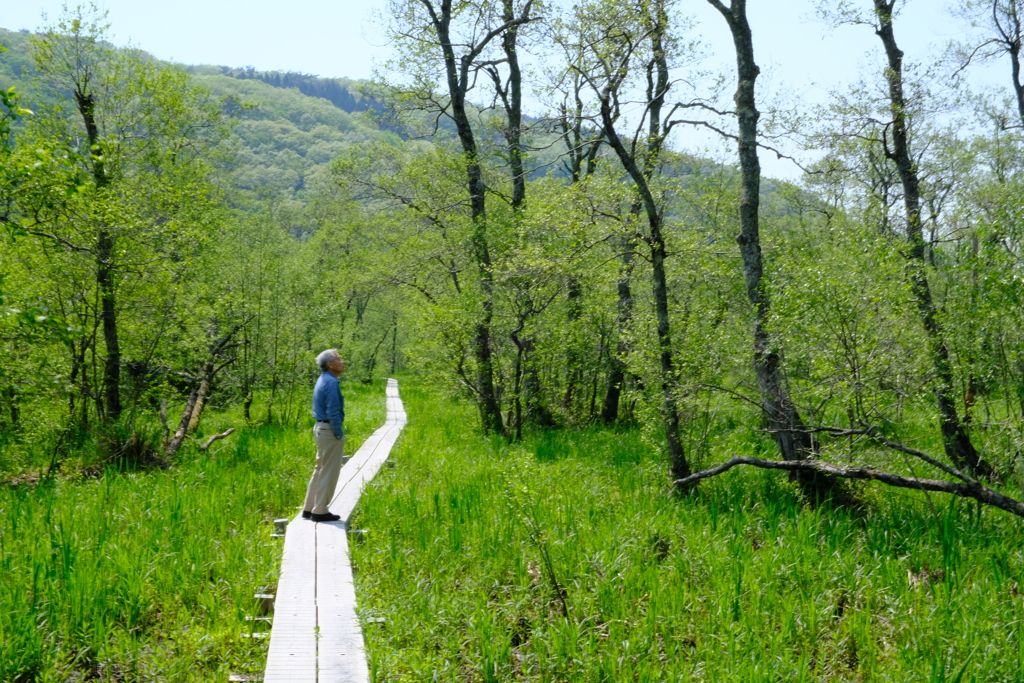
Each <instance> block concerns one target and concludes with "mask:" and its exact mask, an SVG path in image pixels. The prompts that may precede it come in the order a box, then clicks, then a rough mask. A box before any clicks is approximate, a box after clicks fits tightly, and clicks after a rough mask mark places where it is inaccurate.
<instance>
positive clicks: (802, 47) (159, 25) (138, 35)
mask: <svg viewBox="0 0 1024 683" xmlns="http://www.w3.org/2000/svg"><path fill="white" fill-rule="evenodd" d="M857 2H860V3H862V4H864V5H865V6H868V5H869V4H870V3H869V2H868V0H854V4H856V3H857ZM62 4H63V3H62V0H30V1H28V2H26V0H0V27H3V28H7V29H10V30H18V29H22V28H28V29H36V28H39V27H41V26H43V25H44V22H43V20H42V18H41V14H42V12H47V13H48V14H49V17H50V19H51V20H52V19H54V18H56V17H57V16H58V15H59V13H60V8H61V5H62ZM947 4H948V0H910V1H909V2H908V3H907V4H906V6H905V8H904V10H903V13H902V15H901V16H900V17H899V18H898V19H897V21H896V33H897V39H898V41H899V43H900V46H901V47H902V48H903V50H904V52H906V54H907V56H908V58H910V59H915V60H922V61H924V60H926V59H928V58H929V57H932V58H934V57H935V56H936V55H937V54H938V50H939V48H940V47H941V45H943V44H945V43H946V42H947V41H948V40H949V39H951V38H956V37H957V36H958V35H959V34H960V33H962V32H963V27H962V26H961V25H959V24H958V23H957V22H955V21H954V20H953V19H952V17H951V16H950V15H949V14H948V13H947V12H946V11H945V7H946V6H947ZM98 5H99V6H100V7H101V8H102V9H106V10H108V12H109V16H108V18H109V21H110V23H111V24H112V34H113V37H114V42H115V43H116V44H118V45H124V44H126V43H128V42H129V41H130V42H131V43H132V44H134V45H135V46H137V47H140V48H142V49H144V50H146V51H147V52H150V53H152V54H153V55H155V56H156V57H158V58H160V59H166V60H173V61H177V62H182V63H187V64H224V65H228V66H238V67H240V66H248V65H252V66H254V67H256V68H257V69H260V70H280V71H289V70H291V71H301V72H304V73H312V74H317V75H320V76H328V77H338V76H342V77H348V78H367V77H369V76H370V75H371V73H372V69H373V66H374V63H375V62H376V63H380V62H381V61H383V60H384V59H386V58H387V57H388V55H389V48H388V44H387V40H386V38H385V36H384V33H383V31H382V30H381V27H380V22H379V21H378V19H377V18H376V16H375V15H376V14H378V13H379V12H380V11H382V9H383V8H384V5H385V3H384V0H364V1H362V2H354V1H352V0H333V1H330V2H328V1H326V0H292V2H281V1H280V0H274V1H273V2H271V1H270V0H250V1H249V2H246V3H239V2H237V1H236V2H227V1H226V0H202V1H201V0H177V1H176V2H174V3H158V2H153V1H152V0H99V1H98ZM682 8H683V10H684V11H685V12H689V13H690V14H691V15H692V16H694V18H695V19H696V21H697V31H698V32H699V33H700V34H701V35H702V36H703V38H704V41H705V42H706V43H708V44H710V45H711V46H712V48H713V49H714V50H715V52H716V53H717V55H718V57H717V61H718V63H719V64H720V65H721V66H723V67H728V68H731V67H732V61H731V59H732V57H731V50H732V42H731V38H730V37H729V34H728V29H727V28H726V26H725V23H724V21H723V20H722V18H721V16H719V15H718V13H717V12H715V11H714V10H713V9H712V8H711V7H710V6H709V5H708V4H707V3H706V2H704V1H703V0H688V1H684V2H683V3H682ZM813 8H814V3H813V0H750V2H749V5H748V12H749V14H750V21H751V26H752V28H753V32H754V43H755V52H756V56H757V61H758V63H759V64H760V65H761V67H762V72H763V73H764V79H763V81H762V85H763V86H767V90H768V91H775V92H783V93H787V94H790V95H794V96H796V97H799V98H801V99H803V100H806V101H808V102H811V101H822V100H824V98H825V95H826V92H827V91H828V90H832V89H837V88H841V86H842V85H843V84H844V83H848V82H850V81H851V80H854V79H855V78H856V77H857V75H858V70H859V69H861V68H871V67H873V68H871V70H872V71H875V72H877V68H878V65H879V64H880V58H881V51H880V42H879V40H878V38H877V37H876V36H875V35H874V34H873V33H872V31H871V30H870V29H868V28H867V27H852V26H844V27H840V28H838V29H836V30H834V31H833V30H831V29H829V28H828V27H827V26H825V25H824V24H822V23H821V22H819V21H818V20H817V19H816V17H815V15H814V9H813ZM1008 74H1009V66H1008V65H1002V64H999V65H995V66H994V67H993V68H989V69H988V70H987V71H986V72H980V71H979V72H976V73H975V74H974V76H973V77H974V79H975V80H978V81H989V82H991V81H993V80H996V82H997V83H998V84H999V85H1000V86H1003V85H1004V83H1003V82H1004V81H1005V84H1006V85H1008V83H1009V76H1008ZM534 113H537V112H534ZM765 161H766V162H767V163H769V164H771V165H774V164H772V162H770V160H768V159H766V160H765ZM766 170H769V169H767V168H766ZM773 172H774V174H776V175H787V176H788V175H792V169H790V171H788V172H787V171H786V170H784V169H781V168H777V169H773Z"/></svg>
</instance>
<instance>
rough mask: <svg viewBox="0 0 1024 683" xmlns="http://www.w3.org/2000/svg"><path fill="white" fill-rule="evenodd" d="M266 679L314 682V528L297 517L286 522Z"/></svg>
mask: <svg viewBox="0 0 1024 683" xmlns="http://www.w3.org/2000/svg"><path fill="white" fill-rule="evenodd" d="M264 681H265V682H266V683H316V529H315V525H314V524H310V523H309V522H308V521H306V520H304V519H302V518H300V517H297V518H296V519H295V520H293V521H292V523H291V524H289V525H288V532H287V533H286V535H285V540H284V556H283V557H282V559H281V578H280V579H279V580H278V584H277V598H276V600H275V601H274V625H273V628H272V629H271V635H270V648H269V651H268V653H267V668H266V671H265V672H264Z"/></svg>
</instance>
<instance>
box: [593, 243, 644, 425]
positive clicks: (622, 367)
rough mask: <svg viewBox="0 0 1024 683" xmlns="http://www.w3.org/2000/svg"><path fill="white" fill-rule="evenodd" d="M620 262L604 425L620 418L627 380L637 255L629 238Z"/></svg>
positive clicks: (603, 416)
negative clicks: (634, 260)
mask: <svg viewBox="0 0 1024 683" xmlns="http://www.w3.org/2000/svg"><path fill="white" fill-rule="evenodd" d="M621 248H622V254H621V256H620V259H621V261H622V263H621V264H620V266H619V279H618V282H617V283H616V289H617V294H618V300H617V303H616V307H617V311H616V313H617V315H616V317H615V327H616V332H617V338H616V340H615V352H614V353H611V354H609V357H608V364H609V371H608V389H607V391H605V395H604V403H603V404H602V406H601V421H602V422H604V423H605V424H606V425H610V424H612V423H614V422H617V421H618V419H619V401H620V400H621V399H622V386H623V384H625V382H626V361H625V360H623V359H624V358H625V357H626V355H627V354H628V353H629V345H628V344H627V343H626V335H627V334H628V333H629V326H630V324H631V323H632V321H633V288H632V284H631V283H632V277H633V259H634V258H635V257H636V242H635V241H634V240H632V239H629V238H623V240H622V246H621Z"/></svg>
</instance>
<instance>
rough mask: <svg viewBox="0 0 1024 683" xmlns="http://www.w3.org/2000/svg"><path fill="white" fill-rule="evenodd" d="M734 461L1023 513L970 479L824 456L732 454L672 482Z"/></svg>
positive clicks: (683, 482)
mask: <svg viewBox="0 0 1024 683" xmlns="http://www.w3.org/2000/svg"><path fill="white" fill-rule="evenodd" d="M737 465H752V466H754V467H761V468H763V469H769V470H788V471H812V472H820V473H821V474H825V475H828V476H832V477H837V478H840V479H864V480H869V481H880V482H882V483H883V484H888V485H889V486H896V487H899V488H905V489H917V490H919V491H938V492H939V493H948V494H951V495H954V496H960V497H962V498H973V499H974V500H977V501H979V502H982V503H985V504H986V505H991V506H992V507H997V508H999V509H1000V510H1005V511H1006V512H1009V513H1011V514H1014V515H1017V516H1018V517H1024V503H1022V502H1021V501H1019V500H1015V499H1013V498H1010V497H1009V496H1004V495H1003V494H1001V493H999V492H998V491H993V490H992V489H990V488H988V487H986V486H982V485H981V484H980V483H979V482H977V481H974V482H973V483H971V484H960V483H957V482H951V481H945V480H942V479H917V478H915V477H904V476H900V475H898V474H893V473H891V472H883V471H881V470H876V469H875V468H873V467H840V466H839V465H833V464H832V463H829V462H825V461H824V460H762V459H761V458H749V457H743V456H733V457H732V458H730V459H729V460H727V461H726V462H724V463H722V464H721V465H719V466H718V467H712V468H711V469H707V470H703V471H701V472H696V473H694V474H691V475H690V476H688V477H685V478H683V479H678V480H676V482H675V485H676V486H677V487H678V488H680V489H683V490H685V489H686V488H688V487H691V486H693V485H694V484H696V483H697V482H698V481H700V480H701V479H707V478H709V477H714V476H716V475H719V474H722V473H723V472H728V471H729V470H731V469H732V468H733V467H736V466H737Z"/></svg>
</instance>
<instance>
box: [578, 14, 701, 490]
mask: <svg viewBox="0 0 1024 683" xmlns="http://www.w3.org/2000/svg"><path fill="white" fill-rule="evenodd" d="M672 9H673V8H672V3H671V2H670V1H665V0H652V1H650V2H646V1H645V2H640V3H637V5H636V6H635V8H634V11H632V12H631V13H630V16H629V19H628V20H625V21H624V20H623V17H622V15H621V14H620V12H619V8H618V7H617V6H613V5H612V4H610V3H606V2H588V3H583V4H581V5H578V6H577V8H576V9H575V17H574V20H573V21H572V22H571V24H570V25H569V26H568V27H567V30H566V31H565V32H564V33H563V35H562V36H561V37H560V38H559V40H560V41H562V42H563V44H564V45H565V48H564V51H565V53H566V55H567V57H568V58H569V60H570V61H569V62H568V64H567V69H568V70H569V71H571V72H574V73H575V74H577V75H578V76H579V77H580V78H581V79H582V80H583V81H584V82H586V84H587V85H588V87H589V88H590V89H591V91H592V92H593V94H594V96H595V98H596V106H597V112H596V113H595V118H594V125H595V126H598V127H600V129H601V132H602V134H603V137H604V139H605V140H606V141H607V144H608V146H609V147H611V149H612V150H613V151H614V152H615V155H616V157H617V158H618V160H619V162H620V163H621V164H622V166H623V168H624V169H625V171H626V173H627V174H628V175H629V179H630V181H631V182H632V184H633V187H634V188H635V191H636V199H635V200H634V207H635V208H633V210H631V212H630V215H631V216H634V217H635V216H638V214H639V212H640V211H641V210H642V211H643V213H644V216H645V217H646V221H647V229H646V231H644V232H643V233H642V234H641V235H640V236H639V238H640V239H642V240H643V242H644V243H646V245H647V247H648V249H649V255H650V260H651V286H652V293H653V297H654V307H655V312H656V319H657V339H658V357H659V362H660V366H661V394H662V400H661V403H662V419H663V421H664V427H665V440H666V444H667V449H668V454H669V458H670V460H671V463H672V474H673V476H674V477H675V478H676V479H682V478H684V477H686V476H689V473H690V465H689V462H688V461H687V458H686V453H685V452H684V449H683V443H682V440H681V439H680V435H679V407H678V403H677V399H676V380H677V378H676V370H675V367H674V361H673V347H672V330H671V321H670V316H669V304H668V289H667V278H666V271H665V260H666V257H667V251H666V246H665V245H666V240H665V207H664V204H663V202H662V201H661V200H660V199H659V197H658V196H657V189H656V188H655V186H654V184H653V183H652V180H653V178H654V175H655V171H656V170H657V168H658V166H659V164H660V163H661V161H662V154H663V151H664V146H665V141H666V139H667V138H668V136H669V134H670V133H671V131H672V128H673V127H674V126H675V122H673V121H671V117H672V113H673V112H674V111H675V110H674V109H670V110H668V111H666V110H665V102H666V97H667V95H668V93H669V90H670V88H671V86H672V85H673V83H672V81H671V80H670V75H669V71H670V55H672V59H680V57H681V55H682V56H685V55H686V54H687V50H686V49H685V47H684V46H682V45H681V44H680V41H679V39H678V38H677V37H676V36H675V35H674V33H673V26H672V25H671V21H670V13H671V11H672ZM681 48H682V49H681ZM680 53H681V54H680ZM575 55H578V56H579V57H577V58H575V59H573V56H575ZM638 81H640V82H643V83H645V84H646V86H645V87H644V90H643V94H642V95H641V100H640V102H639V104H640V106H641V110H642V113H641V115H640V118H639V120H638V121H637V122H635V125H634V126H633V127H632V129H631V130H629V129H628V124H626V122H625V121H624V117H623V116H622V108H623V105H624V104H628V98H629V97H630V96H631V95H632V92H631V91H630V89H631V88H633V87H635V86H636V83H637V82H638ZM624 129H626V130H629V132H624ZM630 222H631V221H630ZM630 227H632V226H630ZM625 267H626V268H627V269H628V268H629V262H628V261H627V262H626V266H625ZM628 274H629V271H628V270H627V272H626V274H625V275H626V276H627V281H626V283H625V285H626V286H627V287H628ZM622 286H623V281H622V279H621V278H620V302H621V301H622V300H623V298H624V296H625V297H626V299H627V300H631V298H632V297H631V296H630V295H628V293H625V292H621V289H622ZM614 379H615V378H614V377H613V381H614ZM610 412H611V409H610V408H609V409H608V413H609V414H610Z"/></svg>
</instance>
